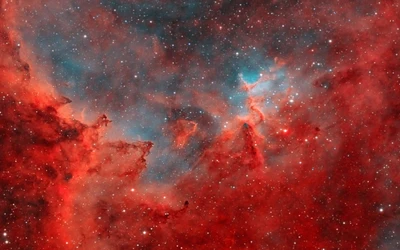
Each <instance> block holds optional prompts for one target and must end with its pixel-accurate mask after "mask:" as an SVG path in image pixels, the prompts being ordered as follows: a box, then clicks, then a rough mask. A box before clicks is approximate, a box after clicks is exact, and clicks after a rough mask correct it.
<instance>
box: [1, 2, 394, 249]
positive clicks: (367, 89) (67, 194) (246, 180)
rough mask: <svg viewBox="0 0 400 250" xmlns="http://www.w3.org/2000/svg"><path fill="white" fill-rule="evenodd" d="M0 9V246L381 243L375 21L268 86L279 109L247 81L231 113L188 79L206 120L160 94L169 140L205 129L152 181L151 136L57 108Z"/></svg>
mask: <svg viewBox="0 0 400 250" xmlns="http://www.w3.org/2000/svg"><path fill="white" fill-rule="evenodd" d="M0 3H1V5H2V6H3V7H4V6H6V5H5V3H4V1H0ZM386 10H387V13H386V15H387V16H388V17H390V20H392V19H393V20H395V21H396V24H399V19H398V15H396V13H394V11H390V9H386ZM326 11H327V10H325V11H324V12H326ZM95 14H96V15H106V14H105V13H102V12H98V11H96V10H94V11H93V12H92V13H90V15H95ZM256 14H257V13H256ZM262 14H263V13H260V14H258V15H256V16H257V17H260V18H262V17H263V15H262ZM0 15H1V16H0V52H1V58H0V82H1V83H0V145H1V150H0V194H1V199H0V213H1V220H0V221H1V222H0V225H1V228H0V230H4V231H3V232H4V233H3V235H2V236H1V237H2V239H0V246H1V247H0V248H2V249H379V248H381V249H394V248H393V247H392V248H390V247H386V246H385V243H386V242H387V241H388V240H387V239H385V236H382V235H383V234H384V233H385V232H386V230H387V229H388V228H391V225H393V224H394V225H397V227H398V224H399V205H400V195H399V185H400V174H399V173H400V172H399V166H400V162H399V159H400V158H399V152H398V148H399V143H400V137H399V130H400V124H399V118H400V108H399V107H400V83H399V80H400V60H398V53H399V51H400V45H399V44H398V43H397V42H392V41H389V39H388V37H389V36H391V35H389V33H390V32H391V31H392V28H390V27H385V25H383V24H382V23H381V21H377V23H376V26H373V27H376V29H375V31H380V32H382V33H383V35H382V36H379V37H378V38H377V39H378V40H379V41H382V43H379V44H380V46H379V47H378V48H370V47H368V46H367V44H368V41H366V40H368V39H371V38H370V37H366V40H360V39H359V40H357V39H355V40H357V41H354V42H356V44H357V45H342V44H340V42H339V43H336V44H338V45H337V46H336V47H334V48H333V49H332V50H330V53H331V57H330V58H331V59H328V60H332V61H336V60H337V57H340V55H339V54H340V53H342V52H343V51H345V50H348V49H349V48H347V46H352V48H354V51H353V52H351V53H356V54H358V55H359V58H358V62H357V63H355V62H346V61H343V64H342V65H339V66H338V67H337V69H335V71H334V72H332V73H330V74H324V75H321V76H319V77H315V79H314V80H313V84H312V87H310V88H312V89H313V90H310V93H312V92H313V91H314V93H312V94H310V95H306V94H305V95H301V96H300V97H298V98H297V99H296V100H295V101H294V102H293V103H289V98H288V96H289V95H292V94H293V93H292V92H293V91H294V90H293V91H287V92H284V93H281V94H279V95H277V96H275V97H273V98H272V99H273V100H272V102H274V103H275V104H277V105H279V109H275V108H270V107H267V108H266V107H265V105H264V102H265V98H262V97H258V96H251V94H249V96H248V97H247V102H246V103H247V106H248V107H247V108H248V110H249V114H248V115H244V116H240V117H239V116H237V115H232V114H228V112H227V109H226V107H223V105H228V104H226V102H225V101H223V100H221V102H218V101H215V99H214V98H218V95H216V94H209V93H210V92H207V93H200V92H199V93H197V92H196V93H195V94H193V95H194V96H195V98H193V100H192V101H193V103H196V104H198V106H199V107H202V108H203V109H204V110H205V111H209V113H210V114H218V115H219V116H220V117H222V118H221V120H223V121H221V123H224V122H226V121H228V123H227V124H228V126H226V127H224V128H223V129H221V131H217V130H215V129H214V128H213V127H212V122H215V121H213V120H212V118H211V116H210V115H203V113H202V112H203V110H201V109H194V108H186V109H177V108H175V107H174V105H175V104H174V105H171V109H175V110H173V111H171V113H172V114H170V117H169V118H168V119H169V120H168V128H167V130H168V132H166V133H168V134H172V136H171V137H172V138H173V139H174V143H173V147H174V148H173V149H171V151H173V150H179V149H185V148H186V147H189V146H190V145H191V143H190V142H191V140H197V141H205V140H207V141H208V142H207V143H204V144H202V146H201V147H198V151H199V152H196V153H199V155H200V157H199V158H198V159H197V161H196V162H194V163H193V166H192V168H191V170H190V171H188V172H187V173H185V174H184V175H182V176H180V177H179V178H177V179H176V180H174V181H173V183H162V184H161V183H153V182H148V181H146V180H143V179H141V176H142V174H143V172H144V171H145V170H146V168H147V159H148V157H149V153H150V152H151V149H152V146H153V143H152V142H150V141H137V142H128V141H109V140H106V139H105V138H104V134H105V131H106V130H107V129H108V128H109V127H110V126H113V123H111V121H110V120H109V119H108V118H107V116H106V115H100V116H99V118H98V120H96V121H95V122H94V123H93V124H85V123H83V122H81V121H78V120H76V119H74V118H73V117H72V116H71V115H69V114H67V112H64V111H63V107H65V105H69V103H70V100H69V99H68V98H66V97H62V96H60V95H58V94H57V92H56V91H55V90H53V88H52V87H50V86H48V85H46V84H44V83H43V82H41V81H40V79H38V78H33V77H32V73H34V72H32V66H30V65H29V64H28V63H27V62H25V61H24V60H22V59H21V55H20V53H19V50H20V45H18V43H17V42H16V41H17V40H18V39H19V38H18V36H17V35H15V34H14V33H13V32H14V31H13V30H12V29H11V30H9V29H8V28H7V25H8V17H9V16H8V15H9V14H7V13H5V11H4V10H2V11H1V14H0ZM254 18H256V17H255V16H253V17H251V18H250V19H249V22H250V20H252V19H254ZM89 19H90V18H89ZM109 19H111V17H109ZM383 19H384V18H382V20H383ZM278 20H280V19H279V18H278ZM386 20H389V19H387V18H386ZM367 21H368V20H364V21H363V22H367ZM102 22H103V23H102V24H101V25H102V26H104V27H108V26H109V21H107V19H104V20H103V21H102ZM254 22H255V23H256V22H257V20H254ZM310 22H312V23H314V22H317V21H316V20H314V19H312V20H310ZM363 22H362V23H363ZM382 22H383V21H382ZM362 23H361V24H357V25H362ZM88 25H89V24H88ZM310 25H311V24H310ZM313 25H314V24H313ZM222 30H224V29H222ZM375 31H374V32H375ZM221 32H222V31H221ZM223 32H225V31H223ZM335 34H336V35H337V36H334V37H333V38H332V39H333V40H335V41H337V40H340V38H339V37H341V36H342V35H344V34H342V33H341V32H338V33H335ZM385 36H387V37H385ZM348 38H349V39H353V38H354V37H353V36H349V37H348ZM121 39H123V38H121ZM392 40H393V39H392ZM346 44H347V43H346ZM101 46H104V47H107V46H111V45H109V44H106V43H104V44H101ZM365 51H366V53H364V52H365ZM305 57H312V55H307V56H305ZM290 60H292V61H296V60H297V59H290ZM307 60H308V59H307ZM282 61H286V60H284V59H282ZM287 61H289V60H287ZM339 61H340V60H339ZM281 66H283V63H280V64H279V67H281ZM38 67H40V65H36V64H35V65H34V67H33V68H38ZM306 71H307V70H306ZM310 71H312V70H310ZM370 71H371V72H372V73H370ZM153 73H154V72H153ZM305 73H307V72H305ZM127 74H128V73H127ZM154 74H155V73H154ZM295 74H296V73H294V72H293V71H290V72H289V73H288V75H289V77H290V76H295ZM312 75H313V76H315V75H318V74H312ZM273 77H274V75H273V74H272V75H271V78H273ZM257 84H262V83H257ZM245 86H246V88H245V89H246V91H248V92H250V91H251V90H252V89H254V88H255V87H256V85H245ZM296 87H297V86H295V87H294V89H295V88H296ZM299 88H300V87H299ZM315 93H316V94H315ZM158 98H159V99H162V98H161V97H158ZM179 98H184V97H183V95H182V97H179ZM207 98H210V102H207V103H206V102H203V101H202V100H203V99H204V100H206V99H207ZM153 101H154V102H159V103H160V102H161V101H157V100H153ZM210 103H211V104H210ZM218 104H221V106H220V107H213V106H218ZM266 110H267V111H268V112H267V111H266ZM272 110H273V111H272ZM200 111H201V112H200ZM174 112H175V113H174ZM200 114H201V115H200ZM225 124H226V123H225ZM221 127H222V126H221ZM210 134H211V135H212V138H210ZM397 239H398V238H397ZM394 244H396V243H394ZM397 245H398V243H397Z"/></svg>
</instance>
